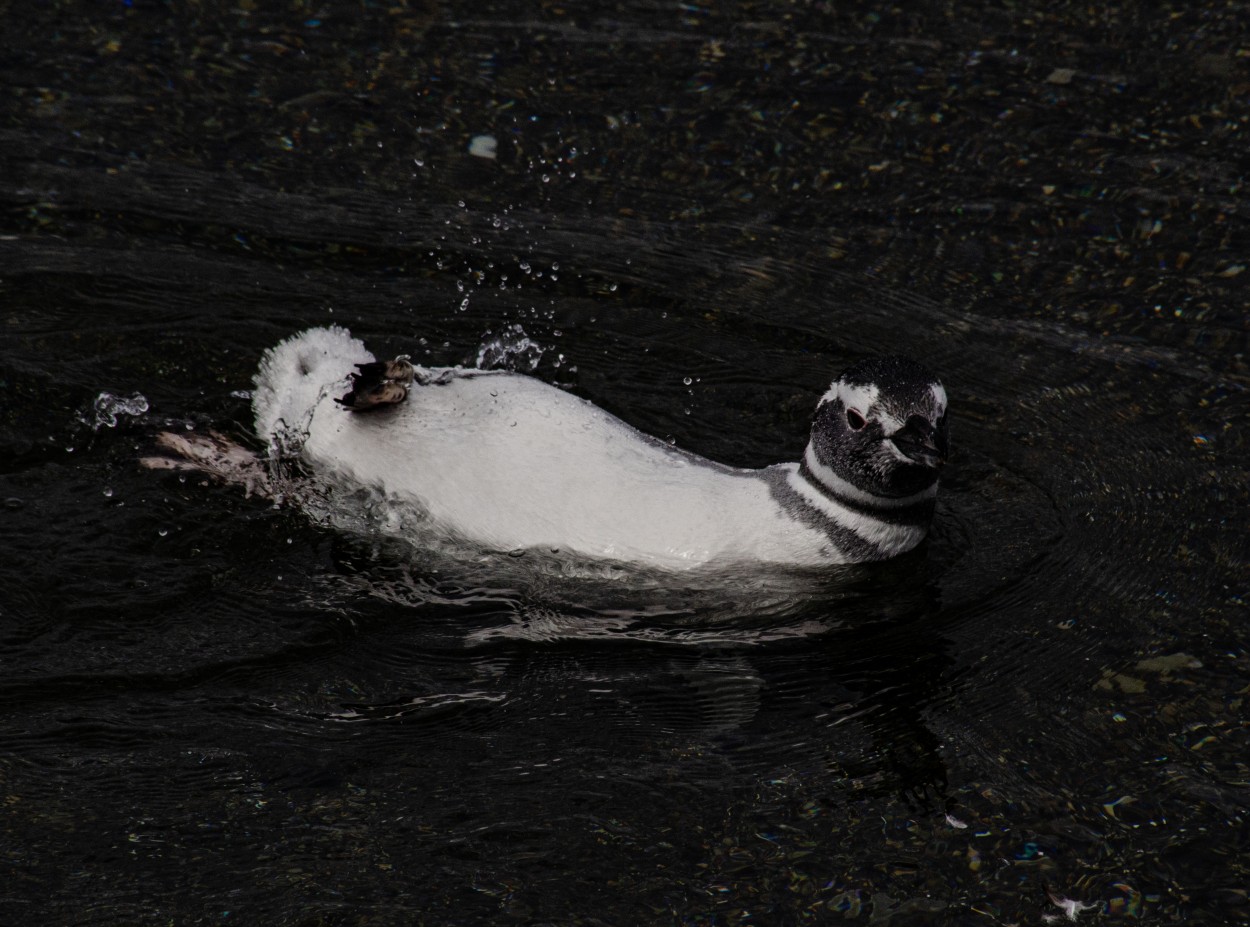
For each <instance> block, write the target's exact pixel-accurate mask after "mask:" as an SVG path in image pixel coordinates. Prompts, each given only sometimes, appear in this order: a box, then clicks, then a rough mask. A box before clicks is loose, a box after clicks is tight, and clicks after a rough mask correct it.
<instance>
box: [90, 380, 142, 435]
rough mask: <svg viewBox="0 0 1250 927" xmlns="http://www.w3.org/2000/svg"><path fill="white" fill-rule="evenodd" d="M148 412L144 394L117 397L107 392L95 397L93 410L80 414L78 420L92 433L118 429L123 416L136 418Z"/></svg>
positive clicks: (92, 405)
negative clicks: (102, 429)
mask: <svg viewBox="0 0 1250 927" xmlns="http://www.w3.org/2000/svg"><path fill="white" fill-rule="evenodd" d="M147 410H148V400H147V397H145V396H144V395H143V394H142V393H132V394H131V395H130V396H116V395H114V394H113V393H110V392H108V391H107V390H106V391H104V392H102V393H100V395H98V396H96V397H95V402H93V403H92V404H91V408H90V409H89V410H86V411H84V412H80V413H78V420H79V421H80V422H82V423H83V424H84V425H86V426H87V427H89V428H90V429H91V430H92V431H99V430H100V429H101V428H116V427H117V423H118V421H119V420H120V418H121V417H122V416H130V417H134V416H137V415H142V414H143V413H144V412H146V411H147Z"/></svg>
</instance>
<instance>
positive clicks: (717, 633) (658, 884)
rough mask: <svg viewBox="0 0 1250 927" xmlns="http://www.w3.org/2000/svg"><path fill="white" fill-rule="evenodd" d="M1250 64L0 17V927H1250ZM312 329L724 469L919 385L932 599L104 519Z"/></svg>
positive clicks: (809, 12)
mask: <svg viewBox="0 0 1250 927" xmlns="http://www.w3.org/2000/svg"><path fill="white" fill-rule="evenodd" d="M1039 6H1040V5H1039ZM1248 21H1250V8H1248V7H1247V5H1246V4H1239V3H1226V4H1206V5H1192V4H1150V5H1145V4H1142V5H1125V6H1124V7H1116V6H1112V7H1103V6H1098V5H1089V4H1059V5H1053V6H1051V7H1049V8H1048V11H1046V12H1040V11H1029V10H1028V9H1027V8H1022V7H1017V5H1015V4H1002V5H998V4H978V5H963V6H956V5H953V4H952V5H942V4H928V5H924V6H923V7H916V8H914V9H908V8H905V7H902V6H899V7H895V8H886V7H885V6H875V5H871V4H856V5H853V6H848V5H842V4H838V5H826V4H806V5H788V4H782V3H767V2H762V3H746V4H735V5H728V4H725V5H712V4H701V3H689V4H680V5H678V4H653V3H623V4H619V5H612V4H603V3H596V4H585V5H581V4H574V5H561V4H528V3H515V4H493V3H489V2H487V3H479V4H467V3H452V4H448V5H445V6H437V7H436V6H422V5H417V4H406V3H403V2H398V3H395V4H373V3H367V2H362V3H357V4H339V5H330V4H301V3H290V4H284V5H282V6H281V8H280V9H279V8H278V7H276V6H275V7H273V8H272V9H270V8H269V6H268V5H263V4H258V3H253V2H241V3H239V4H238V5H237V6H235V7H229V8H228V7H227V6H225V5H221V6H217V5H213V4H196V3H189V4H172V5H160V4H155V3H147V2H144V0H135V2H134V3H133V4H132V3H120V2H119V3H99V4H96V3H92V4H88V3H77V4H75V3H61V4H52V3H49V4H38V5H35V4H30V5H17V6H15V7H10V8H8V9H7V11H6V14H5V20H4V27H3V32H2V33H0V78H2V80H3V86H4V89H5V93H4V94H3V95H2V97H0V206H2V209H0V325H2V326H3V334H2V335H0V481H2V485H0V499H3V506H4V507H3V509H0V536H2V537H3V547H2V548H0V551H2V552H3V557H0V666H2V667H3V673H2V674H0V690H2V692H3V700H2V702H0V706H2V708H0V710H2V712H3V722H2V724H3V728H2V729H3V739H2V740H0V866H2V867H3V869H2V873H0V921H3V922H4V923H13V924H19V923H22V924H127V925H130V924H153V925H156V924H161V925H164V924H199V923H240V924H267V925H276V924H290V925H314V924H335V925H338V924H344V925H346V924H353V925H355V924H405V925H406V924H587V925H603V924H611V925H635V924H651V923H655V924H665V923H683V924H740V923H741V924H747V923H755V924H770V925H771V924H799V923H830V922H841V921H842V920H846V921H848V922H851V923H872V924H890V925H912V924H969V925H972V924H977V925H980V924H1013V923H1014V924H1043V923H1050V922H1053V921H1054V919H1055V918H1060V919H1062V918H1064V917H1065V913H1064V908H1063V907H1062V904H1063V903H1064V902H1065V901H1066V902H1073V903H1076V902H1079V903H1080V904H1081V905H1083V906H1084V907H1081V908H1079V909H1077V908H1072V914H1073V916H1075V917H1076V919H1077V920H1078V921H1079V922H1086V923H1102V922H1113V921H1120V920H1128V921H1134V920H1137V919H1140V921H1141V922H1142V923H1195V924H1226V923H1244V922H1247V921H1248V920H1250V900H1248V898H1247V888H1246V887H1247V885H1250V873H1248V872H1247V868H1248V867H1247V864H1246V860H1247V857H1248V856H1250V827H1248V825H1247V811H1248V808H1250V760H1248V757H1250V727H1248V724H1247V720H1246V718H1247V711H1246V707H1245V700H1246V698H1247V697H1248V696H1250V656H1248V654H1247V644H1248V641H1250V631H1247V624H1246V621H1247V598H1246V597H1247V594H1248V593H1250V590H1248V588H1247V586H1248V585H1250V582H1248V580H1250V570H1248V569H1247V550H1248V549H1250V546H1248V544H1247V530H1246V512H1247V496H1248V495H1250V479H1248V475H1250V465H1248V463H1247V460H1248V456H1247V450H1248V449H1247V437H1246V424H1247V414H1248V412H1250V397H1248V395H1247V385H1248V384H1250V368H1248V366H1247V355H1246V351H1247V332H1248V329H1250V325H1248V322H1247V318H1248V309H1250V300H1248V298H1247V290H1246V282H1247V280H1250V274H1247V273H1246V268H1247V265H1248V264H1250V234H1248V232H1247V228H1248V219H1250V197H1248V196H1247V191H1246V186H1245V185H1246V183H1247V178H1246V173H1247V169H1248V166H1250V156H1247V153H1246V152H1247V151H1248V150H1250V148H1247V144H1248V141H1250V46H1247V44H1246V32H1245V23H1246V22H1248ZM479 136H489V137H491V138H493V139H494V141H495V146H496V157H495V158H493V159H491V158H484V157H480V156H477V155H474V154H471V153H470V147H471V145H472V144H473V139H474V138H475V137H479ZM485 145H488V143H487V142H486V141H485V140H479V141H478V142H477V146H478V149H479V150H480V149H481V148H482V147H483V146H485ZM327 321H337V322H340V323H343V324H346V325H348V326H350V327H351V329H352V331H353V332H354V333H355V334H357V335H359V336H361V337H363V338H365V339H366V341H368V342H369V344H370V346H371V347H372V348H373V349H374V350H375V351H376V352H377V353H379V354H383V353H387V352H398V351H406V352H411V353H413V354H415V355H416V356H417V357H419V358H421V359H423V360H429V361H431V362H437V363H455V362H461V361H469V362H471V361H473V359H474V358H475V357H476V354H477V351H478V348H479V346H480V345H482V344H483V343H484V340H485V339H486V338H487V333H493V334H495V335H498V334H499V333H501V332H503V331H504V330H505V329H506V328H507V326H510V325H513V324H520V325H522V327H523V329H524V331H525V332H526V333H527V335H528V336H529V337H530V338H531V339H533V340H534V341H535V342H536V343H537V344H538V345H539V346H541V347H542V349H543V352H542V355H541V361H540V363H539V365H538V368H537V370H536V375H538V376H540V377H543V378H544V379H547V380H549V381H551V382H556V383H560V384H561V385H563V386H566V387H567V388H569V389H572V390H574V391H575V392H577V393H579V394H580V395H583V396H586V397H589V398H591V399H593V400H594V401H595V402H597V403H599V404H600V405H602V406H604V407H606V408H608V409H610V410H612V411H614V412H616V413H617V414H619V415H621V416H622V417H624V418H625V419H627V420H628V421H630V422H631V423H633V424H635V425H637V426H639V427H641V428H643V429H645V430H647V431H650V432H652V433H654V434H658V435H664V436H671V437H672V438H673V439H675V440H676V441H677V443H679V444H680V445H681V446H683V447H688V448H691V449H694V450H696V451H699V452H701V453H704V454H707V455H709V456H712V457H715V458H717V459H720V460H724V461H726V462H729V463H733V464H737V465H750V466H759V465H763V464H766V463H771V462H775V461H778V460H786V459H795V458H796V456H797V454H798V453H799V451H800V450H801V448H802V445H803V443H804V440H805V430H806V427H807V421H808V415H809V413H810V410H811V408H812V406H813V404H814V401H815V399H816V398H817V397H818V396H819V395H820V393H821V392H822V391H823V390H824V388H825V387H826V385H827V383H828V381H829V378H830V377H831V376H832V375H833V374H834V373H835V372H836V371H837V370H839V369H840V368H841V367H842V366H843V365H845V364H847V363H849V362H850V361H852V360H853V359H856V358H858V357H861V356H863V355H864V354H867V353H872V352H875V351H880V350H884V349H888V350H898V351H904V352H906V353H910V354H912V355H915V356H917V357H919V358H922V359H923V360H925V361H926V362H927V363H929V364H930V365H931V366H932V367H934V368H935V369H937V370H938V371H940V373H941V375H942V377H943V379H944V380H945V382H946V385H947V389H948V391H949V392H950V394H951V396H952V401H953V405H952V416H953V427H954V435H955V441H956V446H957V456H956V459H955V462H954V465H953V467H952V468H951V472H950V477H949V479H948V480H947V481H946V484H945V487H944V490H943V495H942V497H941V500H940V504H939V512H938V524H937V527H936V530H935V534H934V537H933V540H932V542H931V543H930V545H929V546H928V549H927V550H926V551H924V552H923V554H922V555H921V556H918V557H913V558H909V559H905V560H903V561H901V562H899V563H896V564H890V565H886V566H883V567H879V568H873V569H868V570H857V571H849V572H846V573H841V574H837V575H833V576H829V577H824V578H821V579H819V580H817V579H813V578H812V577H806V578H802V579H794V578H792V577H772V578H754V579H751V578H737V579H736V580H735V581H734V582H729V581H728V580H727V581H726V582H727V586H726V588H725V589H722V590H719V591H718V590H710V589H708V588H703V589H696V588H687V587H685V586H682V585H680V584H679V583H677V582H675V581H673V582H666V581H664V580H663V578H657V577H654V576H652V577H644V576H638V575H629V574H621V575H607V576H605V577H599V578H596V579H594V580H588V579H578V578H575V577H567V576H566V577H561V576H559V575H552V573H551V572H550V571H549V570H543V569H539V568H537V567H535V566H534V565H531V564H524V563H516V562H512V561H510V560H509V559H508V558H506V557H503V558H501V557H499V556H498V555H489V554H485V555H483V556H482V557H480V558H478V559H477V560H476V561H475V562H472V563H461V564H459V566H457V564H456V563H455V562H449V561H447V560H446V558H442V559H440V557H439V553H438V552H437V551H412V550H409V549H405V548H403V547H402V546H400V545H394V544H389V545H388V544H382V543H380V542H378V541H377V540H376V539H372V538H370V537H369V536H367V535H365V536H361V535H353V534H351V533H344V532H340V531H335V530H332V529H330V528H327V527H324V526H319V525H317V524H315V523H313V522H311V521H310V520H309V519H308V518H306V517H305V516H304V515H302V514H301V513H300V512H299V511H296V510H291V509H275V508H273V507H271V506H269V505H268V504H267V503H265V502H263V501H260V500H257V499H246V498H244V497H243V496H242V494H241V493H240V492H238V491H237V490H234V489H230V488H226V487H218V486H207V485H204V486H202V485H200V484H199V482H198V481H197V480H194V479H190V480H187V481H185V482H184V481H180V480H179V478H178V477H177V476H176V475H170V474H157V473H152V472H145V471H142V470H140V469H139V468H138V467H137V465H136V461H137V458H138V457H140V456H142V455H143V454H144V453H146V452H147V451H148V450H149V449H150V447H151V442H152V439H153V436H154V435H155V434H156V433H157V432H158V431H160V430H162V429H165V428H170V427H173V428H181V427H185V426H188V425H190V426H194V427H196V428H204V427H209V426H211V427H215V428H218V429H221V430H225V431H227V432H229V433H231V434H234V435H236V436H240V437H241V436H245V435H246V434H247V429H248V423H249V421H250V413H249V410H248V402H247V399H246V398H245V395H244V394H243V392H242V391H246V390H247V389H249V388H250V385H251V380H250V378H251V375H252V373H253V371H254V369H255V366H256V363H257V360H258V358H259V355H260V353H261V352H262V351H263V349H264V348H265V347H267V346H269V345H271V344H273V343H275V342H276V341H277V340H279V339H280V338H282V337H285V336H287V335H289V334H291V333H293V332H295V331H298V330H300V329H302V328H306V327H308V326H309V325H313V324H322V323H325V322H327ZM687 378H689V382H688V383H687V382H686V381H687ZM135 394H139V396H140V397H141V399H142V400H143V401H141V400H139V399H133V400H132V397H134V395H135ZM122 399H124V400H128V401H130V403H129V404H122V405H119V404H118V401H119V400H122ZM97 402H99V403H100V406H101V408H100V409H99V410H97V406H96V404H97ZM145 404H146V406H147V408H146V411H141V410H142V408H143V406H144V405H145ZM127 410H129V411H127ZM731 604H732V607H731Z"/></svg>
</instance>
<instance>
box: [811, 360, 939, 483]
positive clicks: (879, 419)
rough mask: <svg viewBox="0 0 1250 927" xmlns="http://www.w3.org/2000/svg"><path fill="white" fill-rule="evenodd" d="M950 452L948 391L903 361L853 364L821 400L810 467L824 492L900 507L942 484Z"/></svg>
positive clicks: (814, 423)
mask: <svg viewBox="0 0 1250 927" xmlns="http://www.w3.org/2000/svg"><path fill="white" fill-rule="evenodd" d="M948 451H949V433H948V429H947V423H946V390H945V389H944V388H943V386H942V384H941V381H939V380H938V379H937V377H935V376H934V375H933V374H932V373H931V372H930V371H929V370H927V369H926V368H925V367H923V366H921V365H920V364H918V363H916V362H915V361H913V360H910V359H909V358H906V357H900V356H897V355H892V356H886V357H874V358H870V359H868V360H864V361H861V362H859V363H858V364H855V365H854V366H853V367H851V368H850V369H849V370H847V371H846V372H845V373H843V374H842V376H840V377H838V379H837V380H835V381H834V382H833V385H832V386H830V387H829V391H828V392H827V393H825V395H824V396H823V397H822V398H821V400H820V404H819V405H818V406H817V407H816V414H815V417H814V418H813V420H812V434H811V441H810V443H809V444H808V451H807V455H806V457H805V462H806V463H807V466H808V468H809V469H810V470H812V471H813V473H814V475H815V476H816V477H817V478H818V479H819V480H821V482H824V483H826V484H833V483H835V482H836V481H837V480H841V481H844V482H845V483H849V484H850V485H851V486H853V487H854V488H855V489H858V490H860V491H861V492H864V493H868V494H870V495H873V496H878V497H885V498H891V499H900V498H905V497H908V496H913V495H915V494H916V493H919V492H923V491H924V490H926V489H929V488H930V487H932V486H933V485H934V484H935V483H937V480H938V475H939V472H940V471H941V469H942V466H943V465H944V464H945V462H946V457H947V453H948Z"/></svg>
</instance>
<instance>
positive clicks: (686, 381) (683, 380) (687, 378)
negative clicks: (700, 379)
mask: <svg viewBox="0 0 1250 927" xmlns="http://www.w3.org/2000/svg"><path fill="white" fill-rule="evenodd" d="M681 382H683V383H685V384H686V385H687V386H689V385H690V384H691V383H693V382H694V380H693V379H691V378H690V377H682V378H681Z"/></svg>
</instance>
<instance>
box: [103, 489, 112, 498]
mask: <svg viewBox="0 0 1250 927" xmlns="http://www.w3.org/2000/svg"><path fill="white" fill-rule="evenodd" d="M104 498H105V499H112V498H113V489H112V487H110V486H105V487H104Z"/></svg>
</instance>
